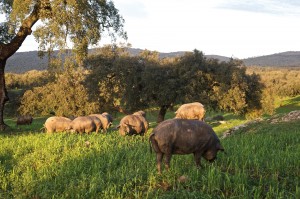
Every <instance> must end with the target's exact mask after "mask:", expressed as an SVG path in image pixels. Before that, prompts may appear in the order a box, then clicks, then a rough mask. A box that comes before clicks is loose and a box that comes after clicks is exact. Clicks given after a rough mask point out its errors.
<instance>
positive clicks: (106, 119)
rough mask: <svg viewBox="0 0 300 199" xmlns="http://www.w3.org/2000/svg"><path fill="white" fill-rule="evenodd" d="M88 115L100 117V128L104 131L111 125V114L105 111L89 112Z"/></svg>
mask: <svg viewBox="0 0 300 199" xmlns="http://www.w3.org/2000/svg"><path fill="white" fill-rule="evenodd" d="M89 116H96V117H97V118H99V119H100V121H101V123H102V126H101V129H103V131H104V132H107V129H108V128H109V127H110V126H111V125H112V122H113V119H112V116H111V115H110V114H108V113H106V112H105V113H102V114H91V115H89Z"/></svg>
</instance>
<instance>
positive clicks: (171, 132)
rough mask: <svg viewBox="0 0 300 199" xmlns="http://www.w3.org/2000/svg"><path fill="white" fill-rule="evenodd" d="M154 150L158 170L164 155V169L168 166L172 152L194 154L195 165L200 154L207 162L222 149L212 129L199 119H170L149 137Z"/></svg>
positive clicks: (159, 170) (197, 163)
mask: <svg viewBox="0 0 300 199" xmlns="http://www.w3.org/2000/svg"><path fill="white" fill-rule="evenodd" d="M149 141H150V142H151V144H152V148H153V149H154V151H155V152H156V161H157V169H158V172H159V173H161V162H162V159H163V156H164V155H165V156H166V158H165V163H166V165H165V166H166V169H167V170H168V169H169V168H170V160H171V157H172V154H190V153H193V154H194V158H195V162H196V165H197V167H199V166H201V164H200V159H201V156H202V157H204V158H205V159H206V160H208V161H209V162H213V161H214V160H215V159H216V156H217V152H218V151H219V150H220V151H224V148H223V147H222V145H221V143H220V140H219V138H218V137H217V135H216V133H215V132H214V131H213V129H212V128H211V127H210V126H209V125H208V124H206V123H204V122H202V121H199V120H187V119H170V120H166V121H163V122H162V123H160V124H159V125H158V126H157V127H156V128H155V129H154V130H153V132H152V134H151V135H150V137H149Z"/></svg>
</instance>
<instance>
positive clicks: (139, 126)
mask: <svg viewBox="0 0 300 199" xmlns="http://www.w3.org/2000/svg"><path fill="white" fill-rule="evenodd" d="M148 126H149V125H148V122H147V121H146V118H144V117H143V116H141V115H126V116H125V117H123V118H122V119H121V121H120V124H119V126H118V128H119V133H120V135H123V136H125V135H144V133H146V132H147V131H148Z"/></svg>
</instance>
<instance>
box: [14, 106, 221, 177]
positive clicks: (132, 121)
mask: <svg viewBox="0 0 300 199" xmlns="http://www.w3.org/2000/svg"><path fill="white" fill-rule="evenodd" d="M175 113H176V116H175V118H173V119H169V120H165V121H163V122H161V123H159V124H158V125H157V126H156V127H155V128H154V129H153V131H152V133H151V134H150V136H149V142H150V145H151V146H152V147H151V148H152V149H153V150H154V151H155V153H156V162H157V170H158V172H159V173H161V163H162V160H163V158H164V157H165V168H166V169H167V170H168V169H169V168H170V161H171V157H172V154H191V153H193V154H194V159H195V163H196V166H197V167H200V166H201V164H200V159H201V157H203V158H204V159H206V160H207V161H209V162H213V161H214V160H215V159H216V157H217V153H218V151H224V148H223V146H222V145H221V143H220V140H219V138H218V136H217V135H216V133H215V132H214V131H213V129H212V127H211V126H210V125H208V124H206V123H205V122H204V115H205V108H204V106H203V105H202V104H201V103H199V102H193V103H188V104H183V105H182V106H180V107H179V108H178V110H177V111H176V112H175ZM112 122H113V118H112V116H111V115H110V114H108V113H107V112H105V113H102V114H92V115H88V116H80V117H77V118H75V119H73V120H71V119H69V118H67V117H58V116H53V117H49V118H48V119H47V120H46V122H45V124H44V127H45V130H46V132H47V133H54V132H63V131H64V132H66V131H67V132H73V133H80V134H82V133H91V132H96V133H98V132H99V131H103V132H107V129H108V128H109V127H110V126H111V125H112ZM31 123H32V117H31V116H28V115H26V116H21V117H18V119H17V125H21V124H31ZM148 128H149V123H148V121H147V119H146V114H145V112H144V111H138V112H135V113H133V114H131V115H126V116H125V117H123V118H122V119H121V120H120V123H119V125H118V126H117V127H116V129H119V133H120V135H122V136H125V135H144V134H146V133H147V131H148Z"/></svg>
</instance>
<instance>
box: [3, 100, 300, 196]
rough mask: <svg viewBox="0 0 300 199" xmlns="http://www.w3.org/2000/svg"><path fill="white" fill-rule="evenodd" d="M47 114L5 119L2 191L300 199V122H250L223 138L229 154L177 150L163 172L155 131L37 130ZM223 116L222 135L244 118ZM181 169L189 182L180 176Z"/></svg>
mask: <svg viewBox="0 0 300 199" xmlns="http://www.w3.org/2000/svg"><path fill="white" fill-rule="evenodd" d="M290 100H291V101H290V103H287V105H290V104H291V103H293V104H294V105H293V106H295V107H297V104H299V101H293V99H290ZM295 104H296V105H295ZM281 108H282V109H284V106H281ZM172 114H173V113H169V116H168V117H172ZM149 117H150V118H151V120H150V122H151V121H152V122H151V124H152V127H154V123H153V121H155V120H154V119H155V117H154V116H153V115H151V114H150V115H149ZM45 119H46V118H37V119H35V120H34V122H33V124H32V125H31V126H20V127H18V128H17V127H15V125H14V124H15V121H14V120H6V123H8V124H9V125H11V129H10V130H8V131H7V132H6V133H5V134H3V133H2V134H0V143H1V145H0V179H1V180H0V198H175V197H176V198H295V199H296V198H300V167H299V165H300V158H299V157H300V122H299V121H297V122H289V123H277V124H270V123H268V122H266V121H264V122H261V123H256V124H252V125H250V126H248V127H247V128H244V129H242V130H240V131H238V132H236V133H235V135H233V136H230V137H228V138H226V139H222V140H221V143H222V144H223V146H224V147H225V149H226V154H224V153H219V155H218V159H217V161H216V162H215V163H213V164H209V163H207V162H206V161H204V160H202V165H203V168H201V169H197V168H196V166H195V163H194V160H193V156H192V155H182V156H180V155H174V156H173V157H172V161H171V169H170V171H169V172H167V171H165V170H163V173H162V175H158V174H157V170H156V163H155V154H154V153H152V154H151V153H150V150H149V143H148V136H149V134H150V132H148V134H147V135H146V136H145V137H141V136H132V137H129V136H126V137H121V136H119V135H118V132H117V131H112V130H111V131H110V132H109V133H108V134H98V135H97V134H91V135H77V134H68V133H57V134H51V135H49V134H45V133H43V132H42V130H40V129H41V127H42V124H43V122H44V121H45ZM225 119H226V120H227V123H226V124H220V125H216V124H214V129H215V131H217V132H219V134H220V133H221V132H222V131H223V130H224V129H228V128H230V127H231V126H234V125H236V124H241V123H243V122H246V121H245V120H243V118H239V117H236V116H233V115H225ZM115 123H117V121H116V122H115ZM151 130H152V129H150V131H151ZM182 175H184V176H186V177H188V180H187V181H186V182H184V183H180V182H178V180H177V179H178V177H180V176H182Z"/></svg>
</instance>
